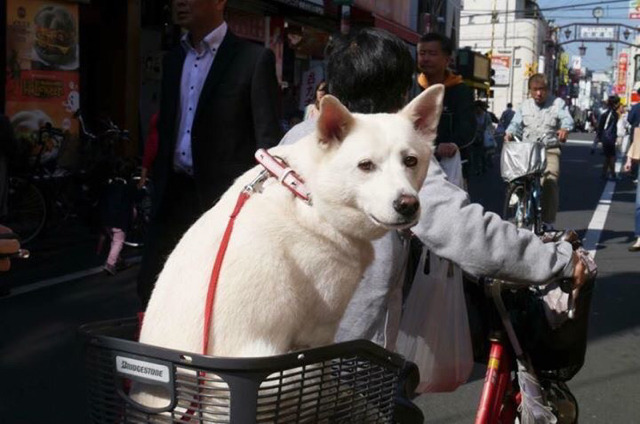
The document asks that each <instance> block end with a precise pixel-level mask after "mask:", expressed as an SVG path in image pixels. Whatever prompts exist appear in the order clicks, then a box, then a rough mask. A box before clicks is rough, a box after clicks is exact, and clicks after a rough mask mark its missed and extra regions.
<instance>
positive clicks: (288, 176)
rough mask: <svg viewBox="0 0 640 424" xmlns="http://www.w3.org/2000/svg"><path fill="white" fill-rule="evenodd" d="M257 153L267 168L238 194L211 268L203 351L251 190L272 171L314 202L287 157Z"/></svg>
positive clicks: (188, 415)
mask: <svg viewBox="0 0 640 424" xmlns="http://www.w3.org/2000/svg"><path fill="white" fill-rule="evenodd" d="M255 157H256V159H257V160H258V162H259V163H260V164H261V165H262V166H263V167H264V168H265V170H263V171H262V172H260V174H259V175H258V176H257V177H256V178H255V179H254V180H253V181H252V182H251V183H250V184H248V185H247V186H246V187H245V188H244V189H243V190H242V192H241V193H240V195H239V196H238V200H237V201H236V206H235V208H234V209H233V212H232V213H231V215H230V216H229V222H228V223H227V228H226V229H225V231H224V235H223V236H222V240H221V241H220V247H219V248H218V253H217V255H216V260H215V262H214V264H213V270H212V271H211V278H210V279H209V287H208V289H207V298H206V301H205V305H204V308H205V309H204V327H203V330H202V354H203V355H206V354H207V347H208V346H209V337H210V331H209V329H210V328H211V318H212V316H213V303H214V300H215V296H216V288H217V287H218V279H219V278H220V270H221V269H222V262H223V261H224V256H225V254H226V252H227V247H228V246H229V240H230V239H231V233H232V232H233V224H234V223H235V220H236V217H237V216H238V214H239V213H240V210H241V209H242V207H243V206H244V204H245V203H246V201H247V200H248V199H249V197H251V194H252V193H253V192H254V191H255V190H254V188H255V186H256V185H257V184H259V183H262V182H263V181H264V180H266V179H267V178H268V176H269V175H271V176H274V177H276V178H277V179H278V181H279V182H280V183H281V184H283V185H284V186H285V187H287V188H288V189H289V190H290V191H291V192H293V193H294V194H295V195H296V196H298V197H299V198H300V199H302V200H304V201H305V202H306V203H307V204H311V196H310V194H309V192H308V191H307V189H306V187H305V185H304V181H303V180H302V179H301V178H300V177H299V176H298V174H296V173H295V171H293V170H292V169H291V168H289V167H287V166H286V163H284V161H282V160H278V159H276V158H274V157H273V156H271V155H270V154H269V153H268V152H267V151H266V150H264V149H260V150H258V151H257V152H256V154H255ZM198 375H199V376H200V377H204V376H205V373H204V372H202V371H199V372H198ZM201 390H202V388H201V387H198V392H199V393H200V391H201ZM195 396H196V399H198V401H199V399H200V395H199V394H198V395H195ZM198 405H199V402H196V401H193V402H191V405H190V407H189V409H188V410H187V411H186V412H185V414H184V415H183V417H182V420H183V421H184V422H189V421H191V418H192V417H195V412H196V411H195V408H197V406H198Z"/></svg>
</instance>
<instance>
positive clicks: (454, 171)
mask: <svg viewBox="0 0 640 424" xmlns="http://www.w3.org/2000/svg"><path fill="white" fill-rule="evenodd" d="M438 162H439V163H440V167H441V168H442V170H443V171H444V173H445V174H447V179H448V180H449V182H450V183H452V184H455V185H457V186H458V187H460V188H464V178H463V177H462V158H461V157H460V151H459V150H458V151H456V154H455V155H453V156H451V157H450V158H440V160H439V161H438Z"/></svg>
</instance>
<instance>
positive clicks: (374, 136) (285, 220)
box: [140, 85, 444, 357]
mask: <svg viewBox="0 0 640 424" xmlns="http://www.w3.org/2000/svg"><path fill="white" fill-rule="evenodd" d="M443 93H444V89H443V87H442V86H441V85H438V86H434V87H431V88H429V89H427V90H426V91H425V92H423V93H422V94H421V95H420V96H418V97H416V98H415V99H414V100H413V101H412V102H411V103H410V104H409V105H407V106H406V107H405V108H404V109H403V110H402V111H400V112H398V113H397V114H372V115H361V114H351V113H350V112H349V111H348V110H347V109H346V108H345V107H344V106H343V105H342V104H341V103H340V102H339V101H338V100H337V99H336V98H334V97H332V96H325V97H324V98H323V100H322V102H321V108H320V115H319V117H318V120H317V130H316V132H315V133H314V134H312V135H310V136H307V137H305V138H303V139H301V140H300V141H299V142H297V143H296V144H293V145H289V146H279V147H275V148H273V149H271V150H270V153H272V154H273V155H277V156H278V157H281V158H283V159H284V160H285V161H286V162H287V163H288V165H289V166H290V167H291V168H293V169H294V170H295V171H296V172H297V173H298V174H299V175H301V176H302V178H303V179H304V180H305V184H306V185H307V187H308V188H309V190H310V192H311V195H312V199H313V204H312V205H308V204H307V203H305V202H303V201H301V200H300V199H298V198H296V197H295V196H294V195H293V194H292V193H291V192H290V191H289V190H287V189H286V188H285V187H284V186H283V185H281V184H280V183H278V182H277V181H276V180H275V179H270V180H267V182H266V183H265V184H264V187H263V189H262V191H261V192H259V193H255V194H253V195H252V196H251V197H250V198H249V200H248V201H247V202H246V204H245V206H244V208H243V209H242V210H241V212H240V214H239V215H238V217H237V219H236V222H235V226H234V231H233V234H232V236H231V240H230V242H229V245H228V249H227V252H226V257H225V260H224V263H223V264H222V270H221V273H220V278H219V282H218V288H217V292H216V294H215V303H214V306H213V319H212V325H211V328H210V330H209V331H210V338H209V346H207V349H206V352H207V353H208V354H210V355H214V356H226V357H257V356H269V355H276V354H282V353H286V352H289V351H291V350H294V349H297V348H302V347H315V346H320V345H325V344H329V343H331V342H332V341H333V338H334V334H335V332H336V329H337V325H338V323H339V321H340V319H341V317H342V315H343V312H344V310H345V308H346V306H347V304H348V302H349V300H350V299H351V296H352V294H353V292H354V290H355V288H356V286H357V285H358V283H359V282H360V280H361V278H362V276H363V273H364V270H365V269H366V268H367V267H368V266H369V264H370V263H371V261H372V260H373V249H372V245H371V241H372V240H374V239H376V238H379V237H381V236H382V235H384V234H385V233H386V232H387V231H388V230H394V229H402V228H408V227H411V226H413V225H414V224H415V223H416V222H417V220H418V218H419V216H420V210H419V201H418V197H417V194H418V191H419V190H420V187H421V186H422V184H423V181H424V179H425V177H426V175H427V168H428V164H429V160H430V155H431V145H432V141H433V139H434V138H435V134H436V128H437V125H438V121H439V118H440V112H441V107H442V106H441V105H442V97H443ZM260 170H261V167H260V166H257V167H255V168H253V169H251V170H250V171H248V172H246V173H245V174H244V175H242V176H241V177H240V178H238V180H237V181H236V182H235V184H234V185H233V186H232V187H231V188H230V189H229V190H228V191H227V192H226V193H225V194H224V195H223V196H222V198H221V199H220V201H219V202H218V203H217V204H216V205H215V206H214V207H213V208H212V209H210V210H209V211H208V212H206V213H205V214H204V215H203V216H202V217H201V218H200V219H199V220H198V221H197V222H196V223H195V224H194V225H193V226H192V227H191V228H190V229H189V230H188V231H187V232H186V233H185V235H184V236H183V237H182V239H181V240H180V242H179V243H178V245H177V246H176V248H175V250H174V251H173V253H171V255H170V256H169V258H168V259H167V262H166V264H165V267H164V269H163V270H162V272H161V274H160V276H159V278H158V281H157V283H156V285H155V289H154V291H153V293H152V296H151V299H150V301H149V306H148V308H147V310H146V314H145V319H144V324H143V326H142V330H141V335H140V342H142V343H147V344H152V345H157V346H162V347H167V348H172V349H176V350H180V351H186V352H198V353H200V352H202V350H203V349H202V343H203V338H202V333H203V323H204V315H205V311H204V306H205V298H206V293H207V287H208V283H209V279H210V276H211V270H212V267H213V263H214V260H215V257H216V253H217V251H218V247H219V244H220V241H221V238H222V234H223V233H224V230H225V228H226V225H227V222H228V218H229V215H230V214H231V211H232V210H233V208H234V206H235V203H236V200H237V197H238V194H239V193H240V192H241V191H242V189H243V187H244V186H245V185H247V184H248V183H249V182H250V181H252V180H253V179H254V178H255V177H256V176H257V175H258V173H259V172H260Z"/></svg>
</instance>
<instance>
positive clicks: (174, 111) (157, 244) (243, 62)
mask: <svg viewBox="0 0 640 424" xmlns="http://www.w3.org/2000/svg"><path fill="white" fill-rule="evenodd" d="M225 6H226V0H174V1H173V9H174V10H173V13H174V18H175V20H176V23H177V24H178V25H180V26H182V27H183V28H185V29H187V30H188V32H187V33H186V34H185V35H184V36H183V37H182V39H181V42H180V45H179V46H177V47H176V48H175V49H173V50H172V51H170V52H168V53H167V55H166V56H165V58H164V61H163V76H162V91H161V100H160V116H159V120H158V133H159V141H158V156H157V158H156V161H155V164H154V180H155V195H154V213H153V218H152V223H151V228H150V234H149V238H148V240H147V244H146V250H145V252H144V256H143V259H142V265H141V269H140V275H139V276H138V295H139V297H140V299H141V301H142V304H143V306H144V307H146V304H147V302H148V300H149V297H150V295H151V291H152V289H153V285H154V284H155V281H156V279H157V276H158V274H159V272H160V271H161V270H162V266H163V265H164V261H165V260H166V257H167V256H168V255H169V254H170V253H171V251H172V250H173V248H174V247H175V245H176V244H177V242H178V240H179V239H180V237H181V236H182V234H183V233H184V232H185V231H186V230H187V229H188V228H189V227H190V226H191V224H193V223H194V222H195V221H196V220H197V219H198V218H199V217H200V215H202V213H204V212H205V211H206V210H208V209H209V208H211V207H212V206H213V205H214V204H215V202H216V201H217V200H218V198H219V197H220V196H221V195H222V194H223V193H224V191H225V190H226V189H227V188H228V187H229V186H230V185H231V183H232V182H233V180H234V179H235V178H236V177H238V176H239V175H240V174H241V173H242V172H244V171H246V170H247V169H249V168H250V167H251V166H253V165H254V164H255V160H254V158H253V154H254V152H255V151H256V150H257V149H258V148H261V147H264V148H268V147H271V146H274V145H276V144H277V143H278V142H279V141H280V137H281V131H280V127H279V120H278V107H277V99H278V82H277V79H276V75H275V57H274V55H273V52H271V50H268V49H266V48H264V47H262V46H259V45H257V44H253V43H251V42H249V41H246V40H242V39H240V38H238V37H237V36H235V35H234V34H232V33H231V31H229V29H228V28H227V24H226V22H225V21H224V8H225ZM176 284H179V282H176Z"/></svg>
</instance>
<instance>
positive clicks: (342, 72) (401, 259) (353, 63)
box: [280, 28, 586, 349]
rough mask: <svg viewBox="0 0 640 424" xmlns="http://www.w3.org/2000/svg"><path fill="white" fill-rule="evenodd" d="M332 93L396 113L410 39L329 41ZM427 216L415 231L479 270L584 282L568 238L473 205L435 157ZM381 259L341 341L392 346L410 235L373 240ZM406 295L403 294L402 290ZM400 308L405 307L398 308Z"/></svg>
mask: <svg viewBox="0 0 640 424" xmlns="http://www.w3.org/2000/svg"><path fill="white" fill-rule="evenodd" d="M326 56H327V65H326V67H327V68H326V81H327V91H328V93H329V94H331V95H333V96H335V97H337V98H338V99H339V100H340V101H341V102H342V103H343V104H344V105H345V106H346V107H347V108H348V109H349V110H350V111H352V112H357V113H385V112H386V113H393V112H396V111H397V110H399V109H401V108H402V107H403V106H404V104H405V102H406V99H407V93H408V92H409V89H410V88H411V85H412V74H413V62H412V58H411V54H410V52H409V51H408V50H407V47H406V46H405V44H404V42H403V41H402V40H400V39H399V38H397V37H396V36H394V35H391V34H389V33H388V32H386V31H384V30H381V29H376V28H365V29H362V30H360V31H358V32H356V33H353V34H351V35H349V36H343V37H340V36H338V37H336V38H334V39H333V41H332V42H331V44H330V45H329V46H328V47H327V54H326ZM314 130H315V120H313V119H310V120H307V121H304V122H302V123H300V124H298V125H297V126H295V127H294V128H292V129H291V130H290V131H289V132H288V133H287V134H286V135H285V137H284V138H283V139H282V141H281V142H280V144H290V143H295V142H296V141H298V140H299V139H301V138H302V137H304V136H306V135H308V134H310V133H312V132H313V131H314ZM420 205H421V209H422V212H421V219H420V221H419V223H418V224H417V225H416V226H415V227H413V228H412V229H411V231H412V233H413V234H414V235H416V236H417V237H418V238H419V239H420V241H421V242H422V243H424V244H425V245H426V247H427V248H428V249H429V250H430V251H432V252H434V253H436V254H437V255H438V256H440V257H442V258H445V259H448V260H450V261H452V262H454V263H456V264H458V265H459V266H460V267H461V268H462V269H463V270H464V271H466V272H468V273H470V274H473V275H482V276H492V277H496V278H502V279H505V280H510V281H528V282H531V283H534V284H544V283H545V282H548V281H550V280H552V279H554V278H556V277H567V278H573V279H574V281H575V285H576V286H580V285H582V284H583V283H584V282H585V281H586V275H585V268H584V265H583V264H582V262H581V261H580V259H579V257H578V255H577V254H575V253H574V252H573V250H572V246H571V245H570V244H569V243H567V242H558V243H546V244H545V243H543V242H542V241H541V240H540V239H538V237H537V236H536V235H535V234H533V233H532V232H529V231H519V230H518V229H517V228H516V227H515V225H513V224H511V223H509V222H507V221H504V220H502V219H501V218H500V217H499V216H498V215H497V214H495V213H492V212H487V211H485V210H484V209H483V207H482V206H481V205H479V204H476V203H471V202H470V201H469V197H468V195H467V193H466V192H465V191H464V190H463V189H461V188H459V187H458V186H456V185H454V184H451V183H450V182H449V181H448V180H447V177H446V175H445V174H444V172H443V170H442V168H441V167H440V165H439V164H438V161H437V160H436V158H435V157H433V156H432V159H431V164H430V165H429V171H428V175H427V179H426V181H425V184H424V186H423V188H422V189H421V190H420ZM374 248H375V259H374V262H373V264H372V265H371V266H370V267H369V269H368V270H367V271H366V273H365V276H364V278H363V280H362V282H361V283H360V285H359V287H358V289H357V291H356V293H355V295H354V297H353V298H352V300H351V302H350V304H349V306H348V307H347V311H346V313H345V315H344V316H343V318H342V321H341V324H340V327H339V329H338V333H337V335H336V340H337V341H346V340H353V339H362V338H365V339H370V340H372V341H374V342H376V343H378V344H380V345H383V346H385V347H387V348H391V349H393V347H394V343H395V337H396V336H397V334H395V333H394V331H395V329H394V328H392V327H393V325H392V324H393V322H397V321H398V317H394V316H391V315H393V311H391V310H390V299H392V298H393V297H394V294H393V293H398V292H400V293H401V291H402V285H403V283H404V268H403V267H404V266H405V264H406V259H407V255H408V240H407V239H406V238H404V236H403V235H401V234H397V233H388V234H387V235H386V236H384V237H383V238H382V239H379V240H377V241H376V242H374ZM400 297H401V296H400ZM397 313H398V314H399V310H398V311H397Z"/></svg>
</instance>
